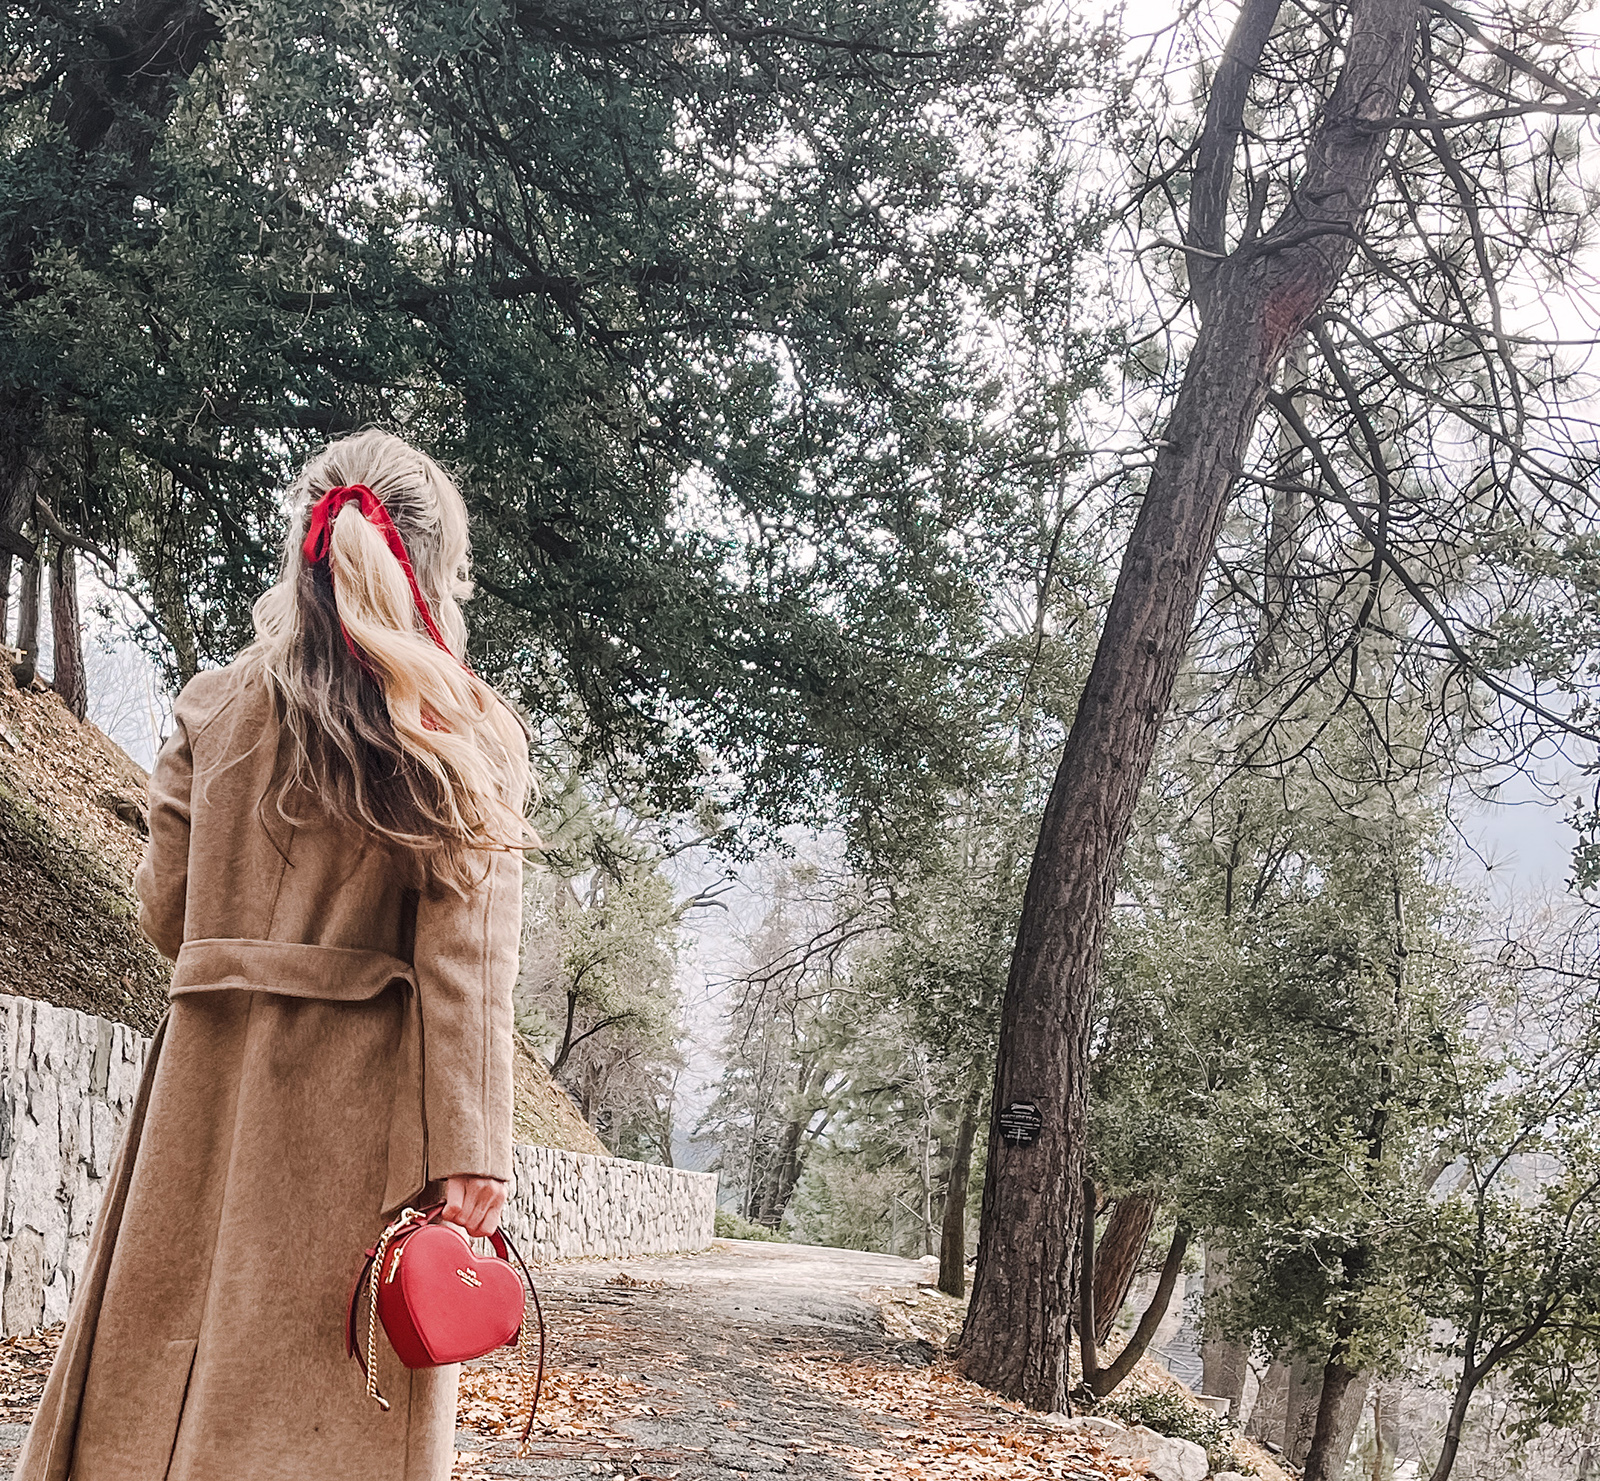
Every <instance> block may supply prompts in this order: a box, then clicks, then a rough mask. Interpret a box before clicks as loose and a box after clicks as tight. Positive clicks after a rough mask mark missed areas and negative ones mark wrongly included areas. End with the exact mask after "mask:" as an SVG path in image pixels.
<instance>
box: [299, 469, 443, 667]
mask: <svg viewBox="0 0 1600 1481" xmlns="http://www.w3.org/2000/svg"><path fill="white" fill-rule="evenodd" d="M352 500H359V501H360V504H361V513H362V515H363V516H365V518H366V519H367V520H368V521H369V522H370V523H371V524H374V525H376V526H377V528H378V533H379V534H381V535H382V536H383V539H384V543H385V544H387V545H388V547H389V549H390V550H391V551H392V552H393V554H394V558H395V559H396V560H397V561H399V562H400V569H401V570H402V571H404V572H405V573H406V580H407V581H408V582H409V583H410V585H411V599H412V600H413V601H414V602H415V603H416V604H417V612H418V614H419V615H420V616H421V618H422V625H423V626H424V627H425V628H427V630H428V636H429V637H430V638H432V639H433V641H434V642H435V643H437V644H438V645H439V646H440V647H441V648H443V649H444V651H445V652H446V653H449V652H450V645H449V644H448V643H446V642H445V640H444V637H443V635H442V634H441V633H440V632H439V624H438V623H436V622H435V621H434V620H433V609H432V608H431V607H430V606H429V605H428V599H427V597H425V596H423V594H422V588H421V587H420V586H418V585H417V573H416V572H415V571H414V570H413V569H412V567H411V557H410V556H409V555H407V554H406V545H405V541H404V540H402V539H401V538H400V531H399V530H397V529H396V528H395V527H394V520H392V519H391V518H390V517H389V511H388V509H387V508H386V507H385V506H384V502H383V500H382V499H380V498H379V497H378V496H377V495H376V494H375V493H373V492H372V490H371V489H369V488H368V487H367V486H366V484H364V483H350V484H344V485H342V486H341V487H339V488H335V489H329V490H328V492H327V493H325V494H324V495H323V496H322V497H321V498H320V499H318V500H317V502H316V503H315V504H313V505H312V506H311V517H310V520H309V521H308V523H307V526H306V538H305V543H304V544H303V545H301V547H300V551H301V554H303V555H304V556H305V558H306V563H307V564H308V565H312V566H314V565H316V563H317V562H318V561H321V560H326V559H327V558H328V552H329V550H330V549H331V548H332V545H333V522H334V520H335V519H336V518H337V517H338V514H339V511H340V510H341V509H343V508H344V506H345V505H346V504H348V503H350V502H351V501H352ZM339 631H340V632H342V633H343V634H344V642H345V646H346V647H347V648H348V649H349V650H350V652H351V654H352V655H353V656H354V658H355V660H356V662H358V663H360V664H361V665H362V666H363V667H365V666H366V656H365V655H364V654H363V653H362V652H361V651H360V650H359V649H358V648H357V647H356V645H355V643H354V641H353V640H352V639H351V637H350V630H349V629H348V628H347V627H346V626H345V625H344V621H343V619H342V618H341V619H340V622H339Z"/></svg>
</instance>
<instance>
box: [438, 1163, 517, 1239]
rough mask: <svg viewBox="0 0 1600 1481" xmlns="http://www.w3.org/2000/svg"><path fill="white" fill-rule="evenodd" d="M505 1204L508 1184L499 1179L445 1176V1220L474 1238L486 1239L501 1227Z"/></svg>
mask: <svg viewBox="0 0 1600 1481" xmlns="http://www.w3.org/2000/svg"><path fill="white" fill-rule="evenodd" d="M505 1206H506V1185H505V1184H504V1183H502V1182H501V1181H500V1179H499V1178H474V1177H456V1178H446V1179H445V1182H444V1215H443V1217H444V1220H445V1222H446V1223H447V1224H459V1225H460V1226H461V1227H462V1228H463V1229H465V1230H466V1231H467V1233H468V1234H470V1235H472V1237H473V1238H474V1239H480V1238H487V1237H488V1236H489V1235H491V1234H493V1233H494V1232H495V1230H496V1229H498V1228H499V1227H500V1210H501V1209H503V1208H504V1207H505Z"/></svg>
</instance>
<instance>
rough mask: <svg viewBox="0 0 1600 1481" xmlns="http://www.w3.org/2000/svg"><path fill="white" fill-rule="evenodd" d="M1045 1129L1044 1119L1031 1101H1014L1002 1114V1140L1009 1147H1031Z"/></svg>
mask: <svg viewBox="0 0 1600 1481" xmlns="http://www.w3.org/2000/svg"><path fill="white" fill-rule="evenodd" d="M1043 1129H1044V1117H1043V1116H1041V1115H1040V1114H1039V1108H1038V1106H1036V1105H1035V1104H1034V1103H1033V1102H1032V1101H1031V1100H1014V1101H1012V1102H1011V1104H1010V1105H1009V1106H1007V1107H1006V1108H1005V1109H1004V1110H1003V1111H1001V1112H1000V1138H1001V1140H1002V1141H1004V1142H1005V1144H1006V1145H1007V1146H1008V1147H1031V1146H1032V1145H1033V1144H1034V1143H1035V1142H1036V1141H1038V1140H1039V1133H1040V1132H1041V1131H1042V1130H1043Z"/></svg>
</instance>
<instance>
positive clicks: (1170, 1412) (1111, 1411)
mask: <svg viewBox="0 0 1600 1481" xmlns="http://www.w3.org/2000/svg"><path fill="white" fill-rule="evenodd" d="M1095 1412H1096V1413H1098V1414H1104V1415H1107V1416H1109V1417H1110V1418H1112V1419H1120V1420H1121V1421H1122V1422H1123V1423H1124V1424H1142V1425H1143V1426H1144V1427H1145V1428H1146V1429H1151V1430H1154V1431H1155V1432H1156V1433H1157V1434H1158V1435H1171V1436H1172V1437H1173V1438H1174V1439H1178V1440H1193V1441H1194V1443H1195V1444H1196V1445H1203V1446H1205V1451H1206V1459H1207V1460H1208V1461H1209V1462H1210V1464H1211V1469H1212V1470H1213V1471H1238V1472H1240V1473H1241V1474H1243V1475H1247V1476H1248V1475H1254V1474H1255V1467H1254V1466H1253V1465H1251V1464H1250V1463H1249V1462H1248V1461H1247V1460H1246V1459H1245V1458H1244V1457H1243V1456H1242V1455H1239V1454H1237V1453H1236V1452H1235V1451H1234V1448H1233V1441H1234V1433H1235V1432H1234V1428H1233V1426H1232V1425H1231V1424H1229V1423H1228V1421H1227V1420H1225V1419H1224V1418H1223V1417H1222V1416H1221V1415H1220V1414H1213V1413H1212V1412H1211V1411H1210V1410H1209V1409H1202V1408H1201V1407H1200V1405H1198V1404H1196V1403H1194V1402H1192V1401H1191V1400H1190V1399H1189V1398H1188V1397H1187V1396H1185V1395H1184V1394H1182V1393H1179V1392H1178V1391H1177V1390H1176V1389H1170V1388H1166V1389H1151V1390H1149V1391H1148V1392H1146V1393H1142V1394H1128V1395H1126V1396H1125V1397H1123V1398H1115V1399H1104V1400H1102V1401H1101V1402H1100V1403H1099V1404H1098V1405H1097V1406H1096V1411H1095Z"/></svg>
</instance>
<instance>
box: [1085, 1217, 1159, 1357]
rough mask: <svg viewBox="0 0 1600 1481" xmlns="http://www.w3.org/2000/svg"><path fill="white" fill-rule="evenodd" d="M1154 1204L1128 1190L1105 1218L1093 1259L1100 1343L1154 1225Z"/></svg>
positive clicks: (1108, 1332)
mask: <svg viewBox="0 0 1600 1481" xmlns="http://www.w3.org/2000/svg"><path fill="white" fill-rule="evenodd" d="M1156 1208H1157V1204H1156V1201H1155V1199H1153V1198H1150V1197H1148V1196H1147V1195H1145V1194H1143V1193H1130V1194H1128V1195H1127V1196H1126V1197H1125V1198H1119V1199H1118V1200H1117V1202H1116V1207H1114V1208H1113V1209H1112V1210H1111V1217H1110V1218H1109V1219H1108V1220H1107V1221H1106V1233H1105V1238H1104V1239H1102V1240H1101V1241H1100V1249H1099V1252H1098V1253H1097V1254H1096V1255H1095V1261H1094V1340H1095V1341H1096V1342H1097V1343H1099V1344H1100V1345H1101V1346H1102V1347H1104V1346H1105V1342H1106V1338H1108V1337H1109V1336H1110V1335H1111V1328H1112V1326H1113V1324H1114V1323H1115V1322H1116V1320H1117V1313H1118V1312H1119V1311H1121V1310H1122V1303H1123V1302H1124V1301H1126V1300H1127V1299H1128V1289H1129V1287H1130V1286H1132V1285H1133V1277H1134V1273H1135V1272H1136V1271H1137V1270H1138V1268H1139V1257H1140V1256H1141V1255H1142V1254H1144V1247H1145V1245H1147V1244H1148V1243H1149V1242H1150V1231H1151V1229H1153V1228H1154V1227H1155V1222H1156Z"/></svg>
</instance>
